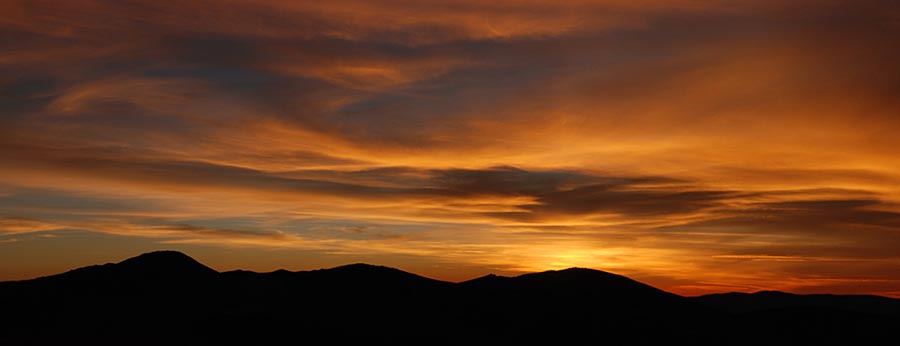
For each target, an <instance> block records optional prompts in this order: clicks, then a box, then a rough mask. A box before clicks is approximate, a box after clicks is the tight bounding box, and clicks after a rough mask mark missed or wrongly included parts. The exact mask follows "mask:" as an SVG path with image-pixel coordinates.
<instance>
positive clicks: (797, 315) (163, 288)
mask: <svg viewBox="0 0 900 346" xmlns="http://www.w3.org/2000/svg"><path fill="white" fill-rule="evenodd" d="M773 297H774V298H773ZM0 306H4V307H5V311H6V313H5V314H2V315H0V343H3V344H47V343H55V342H62V341H70V340H79V341H86V342H87V341H90V342H92V343H94V344H118V343H119V342H120V341H121V338H127V337H130V336H132V335H142V336H144V337H146V339H142V340H141V341H140V342H137V344H142V343H144V342H146V344H158V343H162V342H168V341H167V340H171V339H172V338H180V339H179V340H183V341H185V342H189V343H194V344H221V343H225V344H229V343H235V342H243V343H261V344H266V343H275V342H277V341H280V340H281V338H285V337H288V336H289V335H288V334H284V333H287V332H288V331H291V332H292V333H293V332H299V333H301V334H302V335H307V336H310V337H316V338H323V337H327V338H331V339H329V340H332V341H334V342H375V343H392V344H421V343H422V342H423V340H428V343H430V344H448V345H449V344H459V343H466V342H470V341H471V340H479V343H509V342H520V343H534V342H547V343H575V342H578V341H580V340H585V339H588V340H590V339H598V340H605V341H609V342H616V343H622V344H636V345H643V344H646V345H650V344H659V343H661V342H670V341H672V340H676V341H684V342H688V343H690V344H696V345H753V344H759V343H767V344H776V345H777V344H780V343H779V342H780V341H774V342H773V341H772V340H782V341H783V342H784V344H791V342H793V341H791V340H794V341H796V340H797V338H802V339H803V340H813V341H815V342H816V343H821V344H826V345H827V344H834V342H843V343H859V342H864V343H866V342H868V343H871V342H869V341H872V342H874V340H878V339H876V338H877V337H882V336H885V335H886V334H885V333H887V332H886V331H890V330H892V329H891V328H890V327H889V326H893V325H895V324H896V323H898V322H900V300H896V299H891V298H886V297H878V296H873V297H863V298H859V297H853V296H849V297H845V296H803V295H793V294H788V293H781V292H778V293H772V292H767V293H766V292H763V293H759V294H739V293H727V294H720V295H710V296H700V297H683V296H680V295H677V294H674V293H670V292H666V291H664V290H660V289H658V288H655V287H653V286H650V285H647V284H644V283H641V282H639V281H636V280H633V279H630V278H628V277H625V276H622V275H618V274H614V273H609V272H605V271H601V270H596V269H587V268H569V269H563V270H549V271H544V272H538V273H528V274H522V275H518V276H513V277H506V276H498V275H494V274H488V275H484V276H481V277H478V278H475V279H472V280H467V281H463V282H458V283H453V282H447V281H441V280H435V279H431V278H427V277H424V276H419V275H416V274H414V273H409V272H406V271H403V270H400V269H396V268H391V267H385V266H378V265H371V264H365V263H353V264H348V265H342V266H338V267H333V268H324V269H316V270H309V271H288V270H276V271H272V272H268V273H257V272H252V271H243V270H234V271H226V272H218V271H216V270H214V269H212V268H209V267H207V266H205V265H203V264H202V263H200V262H197V261H196V260H194V259H193V258H191V257H190V256H188V255H186V254H183V253H180V252H174V251H163V252H151V253H146V254H142V255H139V256H136V257H132V258H129V259H126V260H124V261H121V262H118V263H107V264H103V265H95V266H89V267H83V268H78V269H74V270H70V271H67V272H65V273H62V274H58V275H51V276H46V277H41V278H37V279H32V280H21V281H8V282H3V283H0ZM895 307H898V308H896V309H895ZM773 321H777V322H773ZM101 325H102V326H104V328H103V329H102V330H101V329H98V326H101ZM785 325H794V327H793V328H789V329H785V327H784V326H785ZM698 326H702V327H701V328H698ZM842 326H843V327H842ZM48 331H49V332H48ZM150 331H153V333H154V334H148V333H150ZM276 331H277V332H276ZM816 333H818V334H816ZM819 334H821V336H822V337H817V336H816V335H819ZM148 335H150V336H148ZM737 335H739V336H741V337H740V338H735V336H737ZM438 336H440V338H438ZM98 338H99V339H98ZM436 338H437V339H436ZM316 340H319V339H316ZM789 341H791V342H789Z"/></svg>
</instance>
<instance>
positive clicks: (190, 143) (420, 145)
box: [0, 0, 900, 297]
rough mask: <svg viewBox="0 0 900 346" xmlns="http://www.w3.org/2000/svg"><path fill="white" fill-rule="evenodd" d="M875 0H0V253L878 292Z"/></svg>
mask: <svg viewBox="0 0 900 346" xmlns="http://www.w3.org/2000/svg"><path fill="white" fill-rule="evenodd" d="M898 37H900V6H898V4H897V3H896V2H895V1H890V0H885V1H866V0H863V1H832V0H816V1H805V0H798V1H768V0H752V1H751V0H747V1H742V0H711V1H692V0H674V1H662V0H637V1H635V0H572V1H536V0H501V1H480V0H456V1H429V0H419V1H408V0H379V1H372V0H359V1H356V0H330V1H275V0H267V1H260V0H222V1H197V0H182V1H175V2H171V1H144V0H134V1H105V0H92V1H91V0H60V1H45V0H28V1H17V0H6V1H2V2H0V280H18V279H26V278H33V277H37V276H42V275H49V274H55V273H59V272H62V271H65V270H69V269H72V268H76V267H80V266H86V265H91V264H97V263H105V262H116V261H120V260H122V259H124V258H127V257H131V256H134V255H137V254H140V253H142V252H147V251H151V250H158V249H175V250H180V251H184V252H185V253H187V254H189V255H191V256H193V257H194V258H196V259H198V260H200V261H201V262H203V263H205V264H207V265H209V266H211V267H213V268H215V269H217V270H233V269H239V268H240V269H249V270H257V271H271V270H275V269H279V268H285V269H289V270H308V269H316V268H322V267H332V266H337V265H342V264H347V263H354V262H367V263H373V264H380V265H386V266H392V267H396V268H400V269H403V270H407V271H410V272H413V273H417V274H420V275H424V276H428V277H432V278H436V279H441V280H449V281H462V280H467V279H472V278H475V277H478V276H482V275H485V274H488V273H495V274H501V275H517V274H520V273H526V272H535V271H543V270H550V269H562V268H568V267H576V266H577V267H586V268H595V269H600V270H606V271H610V272H614V273H617V274H622V275H626V276H629V277H631V278H634V279H637V280H640V281H642V282H645V283H648V284H651V285H654V286H657V287H659V288H662V289H665V290H668V291H671V292H674V293H679V294H684V295H698V294H705V293H712V292H725V291H741V292H753V291H757V290H783V291H789V292H797V293H860V294H880V295H887V296H894V297H900V150H898V147H900V135H898V133H900V40H898V39H897V38H898Z"/></svg>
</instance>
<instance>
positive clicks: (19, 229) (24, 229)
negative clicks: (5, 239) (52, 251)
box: [0, 217, 63, 235]
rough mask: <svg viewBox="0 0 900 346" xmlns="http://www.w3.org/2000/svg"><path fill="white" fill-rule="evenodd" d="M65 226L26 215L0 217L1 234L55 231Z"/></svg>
mask: <svg viewBox="0 0 900 346" xmlns="http://www.w3.org/2000/svg"><path fill="white" fill-rule="evenodd" d="M60 228H63V226H60V225H57V224H53V223H48V222H43V221H40V220H35V219H30V218H25V217H0V235H9V234H21V233H32V232H42V231H53V230H57V229H60Z"/></svg>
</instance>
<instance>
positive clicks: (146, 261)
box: [116, 250, 216, 277]
mask: <svg viewBox="0 0 900 346" xmlns="http://www.w3.org/2000/svg"><path fill="white" fill-rule="evenodd" d="M116 266H117V267H118V268H120V269H124V270H129V271H134V272H138V273H140V274H142V275H149V276H156V277H160V276H185V275H208V274H214V273H216V271H215V270H213V269H212V268H210V267H207V266H205V265H203V264H202V263H200V262H197V260H195V259H193V258H191V256H188V255H185V254H184V253H181V252H178V251H172V250H164V251H153V252H148V253H145V254H142V255H139V256H136V257H132V258H129V259H126V260H124V261H122V262H119V263H118V264H116Z"/></svg>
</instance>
